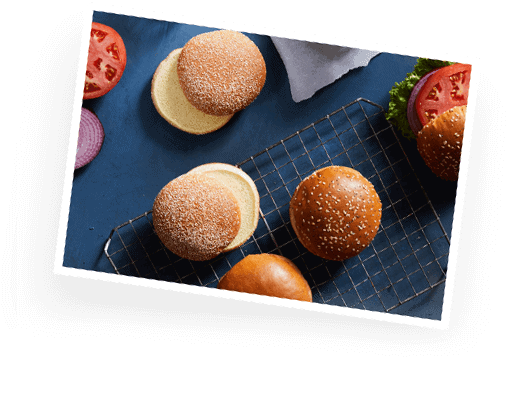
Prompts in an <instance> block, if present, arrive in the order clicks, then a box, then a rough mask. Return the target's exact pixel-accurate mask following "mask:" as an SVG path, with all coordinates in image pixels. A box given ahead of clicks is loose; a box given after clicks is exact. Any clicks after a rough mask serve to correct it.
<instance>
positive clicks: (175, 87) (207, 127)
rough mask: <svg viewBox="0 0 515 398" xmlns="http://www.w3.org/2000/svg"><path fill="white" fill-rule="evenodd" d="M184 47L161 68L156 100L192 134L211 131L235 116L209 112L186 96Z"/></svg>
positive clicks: (172, 119) (154, 81)
mask: <svg viewBox="0 0 515 398" xmlns="http://www.w3.org/2000/svg"><path fill="white" fill-rule="evenodd" d="M181 51H182V49H181V48H178V49H176V50H174V51H172V52H171V53H170V54H169V55H168V56H167V57H166V58H165V59H164V60H163V61H162V62H161V63H160V64H159V66H158V67H157V69H156V71H155V72H154V76H153V78H152V83H151V96H152V102H153V103H154V106H155V108H156V110H157V112H158V113H159V114H160V115H161V116H162V117H163V118H164V119H165V120H166V121H167V122H168V123H170V124H171V125H172V126H174V127H176V128H178V129H180V130H182V131H185V132H187V133H190V134H197V135H201V134H207V133H211V132H213V131H216V130H218V129H220V128H221V127H223V126H224V125H225V124H227V122H228V121H229V120H230V119H231V118H232V116H233V115H228V116H213V115H208V114H206V113H204V112H202V111H200V110H198V109H197V108H195V107H194V106H193V105H192V104H191V103H190V102H189V101H188V99H187V98H186V96H185V95H184V93H183V91H182V89H181V86H180V83H179V77H178V74H177V60H178V59H179V55H180V54H181Z"/></svg>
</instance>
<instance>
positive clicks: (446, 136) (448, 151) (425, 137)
mask: <svg viewBox="0 0 515 398" xmlns="http://www.w3.org/2000/svg"><path fill="white" fill-rule="evenodd" d="M466 112H467V106H466V105H463V106H455V107H454V108H451V109H449V110H448V111H445V112H444V113H442V114H441V115H439V116H438V117H436V118H435V119H433V120H431V121H430V122H429V123H427V124H426V125H425V126H424V127H422V129H421V130H420V131H419V132H418V133H417V148H418V151H419V152H420V155H421V156H422V159H424V162H425V163H426V165H427V166H428V167H429V168H430V169H431V171H432V172H433V173H434V174H436V175H437V176H438V177H440V178H441V179H443V180H448V181H457V180H458V173H459V170H460V159H461V146H462V143H463V131H464V130H465V114H466Z"/></svg>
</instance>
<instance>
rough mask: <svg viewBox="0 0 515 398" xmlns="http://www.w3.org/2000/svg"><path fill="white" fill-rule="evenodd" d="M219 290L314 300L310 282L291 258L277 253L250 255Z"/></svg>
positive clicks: (226, 275) (221, 282)
mask: <svg viewBox="0 0 515 398" xmlns="http://www.w3.org/2000/svg"><path fill="white" fill-rule="evenodd" d="M217 287H218V289H224V290H233V291H237V292H244V293H253V294H261V295H264V296H273V297H280V298H287V299H292V300H300V301H309V302H311V301H312V300H313V298H312V293H311V289H310V287H309V284H308V282H307V281H306V279H304V277H303V276H302V273H301V272H300V270H299V269H298V268H297V266H296V265H295V264H294V263H293V262H292V261H291V260H289V259H287V258H285V257H283V256H279V255H276V254H266V253H263V254H251V255H248V256H246V257H245V258H243V259H242V260H241V261H239V262H238V263H237V264H235V265H234V267H232V268H231V269H230V270H229V271H228V272H227V273H226V274H225V275H224V276H223V277H222V278H221V279H220V282H219V283H218V286H217Z"/></svg>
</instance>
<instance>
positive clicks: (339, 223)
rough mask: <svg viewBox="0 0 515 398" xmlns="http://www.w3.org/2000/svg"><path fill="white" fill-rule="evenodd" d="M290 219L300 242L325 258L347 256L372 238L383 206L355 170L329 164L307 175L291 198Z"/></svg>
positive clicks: (376, 229)
mask: <svg viewBox="0 0 515 398" xmlns="http://www.w3.org/2000/svg"><path fill="white" fill-rule="evenodd" d="M289 212H290V221H291V225H292V227H293V230H294V231H295V233H296V235H297V237H298V239H299V241H300V243H301V244H302V245H303V246H304V247H305V248H306V249H307V250H308V251H310V252H311V253H313V254H315V255H317V256H320V257H322V258H324V259H327V260H338V261H341V260H346V259H348V258H350V257H353V256H356V255H357V254H359V253H360V252H361V251H363V250H364V249H365V248H366V247H367V246H368V245H369V244H370V242H372V240H373V239H374V237H375V235H376V234H377V231H378V229H379V224H380V221H381V213H382V206H381V201H380V199H379V196H378V195H377V193H376V191H375V189H374V186H373V185H372V184H371V183H370V182H369V181H368V180H367V179H366V178H365V177H363V176H362V175H361V173H359V172H358V171H356V170H354V169H351V168H348V167H344V166H329V167H325V168H322V169H319V170H317V171H315V172H314V173H312V174H311V175H310V176H308V177H306V178H305V179H304V180H303V181H302V182H301V183H300V184H299V185H298V186H297V188H296V190H295V192H294V194H293V196H292V198H291V200H290V208H289Z"/></svg>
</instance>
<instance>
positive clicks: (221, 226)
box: [152, 173, 241, 261]
mask: <svg viewBox="0 0 515 398" xmlns="http://www.w3.org/2000/svg"><path fill="white" fill-rule="evenodd" d="M152 218H153V224H154V229H155V231H156V233H157V236H158V237H159V239H160V240H161V242H163V244H164V245H165V246H166V248H168V250H170V251H171V252H172V253H174V254H176V255H178V256H180V257H184V258H187V259H189V260H193V261H205V260H210V259H212V258H214V257H216V256H217V255H218V254H220V253H221V252H222V251H223V250H224V249H225V248H226V247H227V246H228V245H229V244H230V243H231V242H232V241H233V240H234V238H235V237H236V235H237V234H238V231H239V229H240V223H241V215H240V208H239V205H238V201H237V199H236V197H235V196H234V194H233V193H232V192H231V190H230V189H229V188H228V187H226V186H225V185H224V184H223V183H222V182H220V181H217V180H216V179H215V178H212V177H209V176H207V175H203V174H200V173H191V174H188V173H187V174H184V175H182V176H179V177H177V178H175V179H174V180H172V181H170V182H169V183H168V184H167V185H166V186H165V187H164V188H163V189H162V190H161V191H160V192H159V194H158V195H157V197H156V199H155V200H154V206H153V212H152Z"/></svg>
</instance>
